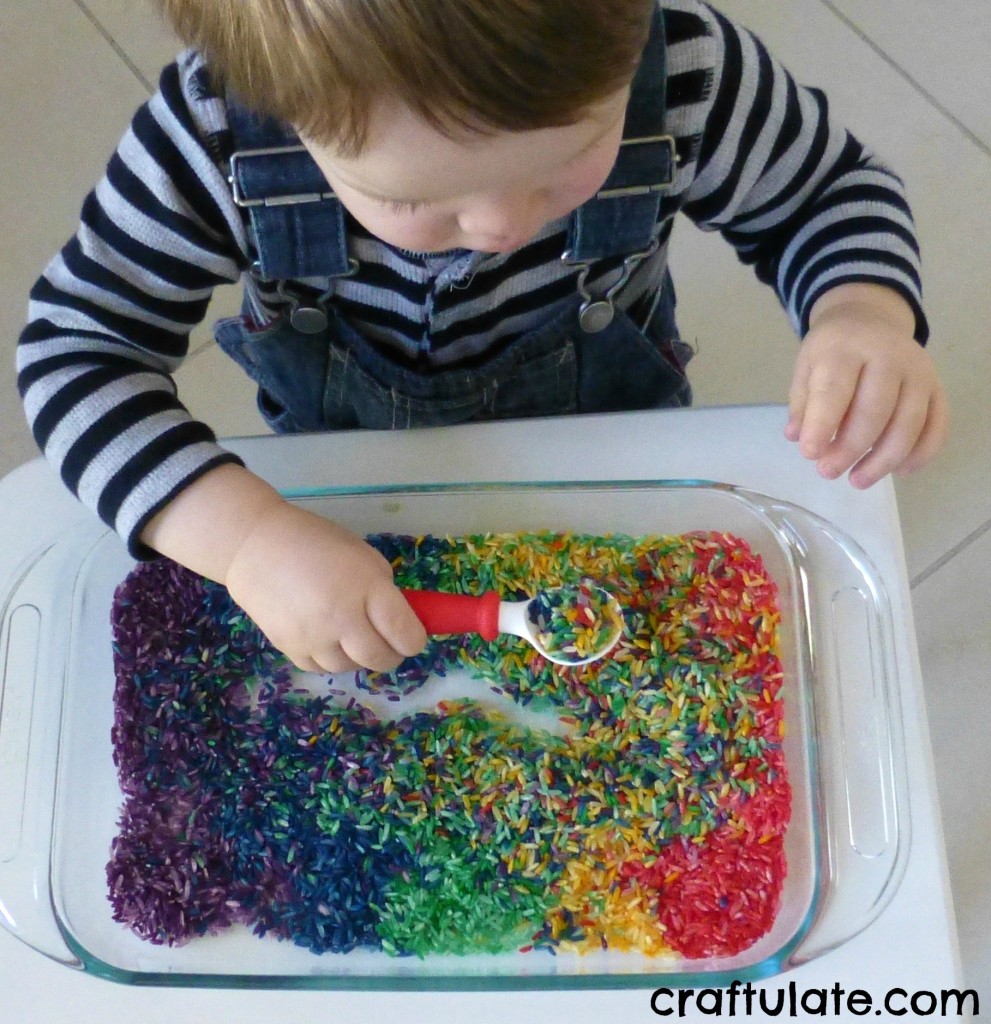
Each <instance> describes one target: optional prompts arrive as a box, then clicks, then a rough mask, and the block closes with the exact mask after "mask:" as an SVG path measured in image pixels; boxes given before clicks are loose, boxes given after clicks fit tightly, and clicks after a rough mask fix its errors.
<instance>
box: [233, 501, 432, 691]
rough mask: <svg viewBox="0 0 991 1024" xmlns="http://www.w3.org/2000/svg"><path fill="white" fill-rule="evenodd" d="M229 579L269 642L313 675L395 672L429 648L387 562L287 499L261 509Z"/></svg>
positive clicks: (356, 539)
mask: <svg viewBox="0 0 991 1024" xmlns="http://www.w3.org/2000/svg"><path fill="white" fill-rule="evenodd" d="M224 582H225V583H226V585H227V589H228V590H229V592H230V594H231V597H232V598H233V599H234V600H235V601H236V602H237V603H238V604H239V605H240V606H241V607H242V608H243V609H244V610H245V612H247V613H248V615H249V616H250V617H251V618H252V620H253V621H254V622H255V624H256V625H257V626H258V627H259V629H261V631H262V632H263V633H264V634H265V636H266V637H268V639H269V640H270V641H271V642H272V643H273V644H274V645H275V646H276V647H277V648H278V649H279V650H281V651H282V652H283V653H284V654H285V655H287V656H288V657H289V658H290V659H291V660H292V661H293V662H294V663H295V664H296V665H297V666H298V667H299V668H301V669H304V670H306V671H308V672H343V671H346V670H349V669H355V668H359V667H364V668H371V669H377V670H379V671H388V670H389V669H392V668H395V667H396V665H398V664H399V662H400V661H402V659H403V658H404V657H407V656H409V655H413V654H417V653H418V652H419V651H421V650H422V649H423V646H424V644H425V643H426V641H427V635H426V632H425V631H424V629H423V626H422V625H421V623H420V621H419V619H418V618H417V617H416V615H415V614H414V613H413V610H412V609H411V608H410V606H409V604H408V603H407V602H406V599H405V598H404V597H403V596H402V594H401V593H400V592H399V589H398V588H397V587H396V586H395V584H394V583H393V578H392V568H391V566H390V565H389V563H388V562H387V561H386V559H385V558H384V557H383V556H382V555H381V554H379V553H378V552H377V551H376V550H375V549H374V548H372V547H371V546H370V545H369V544H366V543H365V542H364V541H363V540H361V538H359V537H357V536H356V535H355V534H353V533H351V532H349V531H348V530H346V529H344V528H343V527H342V526H338V525H337V524H336V523H333V522H330V521H329V520H327V519H324V518H322V517H321V516H318V515H314V514H313V513H311V512H307V511H305V510H303V509H300V508H298V507H296V506H294V505H290V504H289V503H288V502H284V501H280V502H278V503H275V504H273V505H271V506H270V507H266V508H265V509H264V510H263V511H262V513H261V515H260V516H259V518H258V520H257V521H256V522H255V524H254V525H253V527H252V528H251V530H250V531H249V532H248V533H247V535H246V536H245V537H244V539H243V540H242V542H241V544H240V545H239V547H238V548H237V550H236V551H235V553H234V555H233V557H232V558H231V560H230V563H229V565H228V567H227V572H226V573H225V579H224Z"/></svg>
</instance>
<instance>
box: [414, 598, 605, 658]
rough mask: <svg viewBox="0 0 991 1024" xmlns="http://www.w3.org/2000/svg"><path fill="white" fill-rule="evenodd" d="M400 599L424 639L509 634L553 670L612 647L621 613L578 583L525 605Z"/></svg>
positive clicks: (476, 600) (475, 600) (485, 637)
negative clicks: (552, 665) (417, 622)
mask: <svg viewBox="0 0 991 1024" xmlns="http://www.w3.org/2000/svg"><path fill="white" fill-rule="evenodd" d="M403 596H404V597H405V598H406V600H407V601H408V602H409V604H410V607H411V608H412V609H413V611H414V612H415V613H416V616H417V618H418V619H419V620H420V621H421V622H422V623H423V625H424V628H425V629H426V631H427V632H428V633H430V634H438V633H478V634H479V635H480V636H481V637H482V639H483V640H494V639H495V638H496V637H497V636H498V635H499V634H500V633H512V634H513V635H514V636H519V637H522V638H523V639H524V640H527V641H528V642H529V643H531V644H532V645H533V646H534V647H535V648H536V649H537V651H538V652H539V653H540V654H542V655H543V656H544V657H545V658H547V660H548V661H552V662H554V663H555V664H556V665H586V664H588V662H590V661H596V660H597V659H598V658H601V657H603V656H604V655H606V654H608V653H609V651H611V650H612V648H613V647H615V646H616V643H617V641H618V640H619V638H620V636H621V635H622V633H623V612H622V609H621V608H620V606H619V602H617V600H616V598H615V597H613V596H612V594H610V593H608V591H606V590H603V589H602V587H599V586H597V585H595V584H594V583H590V582H589V581H587V580H583V581H582V582H581V583H577V584H571V585H565V586H561V587H551V588H548V589H547V590H544V591H542V592H541V593H539V594H538V595H537V596H536V597H533V598H530V599H529V600H527V601H501V600H500V599H499V595H498V594H497V593H496V592H495V591H494V590H490V591H488V592H486V593H484V594H479V595H477V596H476V595H473V594H448V593H443V592H440V591H436V590H404V591H403Z"/></svg>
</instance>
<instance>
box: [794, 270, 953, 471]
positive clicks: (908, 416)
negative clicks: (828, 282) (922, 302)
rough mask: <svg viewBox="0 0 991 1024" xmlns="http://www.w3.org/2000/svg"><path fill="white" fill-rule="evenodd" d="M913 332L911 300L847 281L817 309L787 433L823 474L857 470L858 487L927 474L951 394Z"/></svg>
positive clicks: (803, 354) (801, 356) (943, 436)
mask: <svg viewBox="0 0 991 1024" xmlns="http://www.w3.org/2000/svg"><path fill="white" fill-rule="evenodd" d="M913 329H914V316H913V314H912V311H911V309H910V308H909V306H908V304H907V303H906V302H904V300H903V299H902V298H901V297H900V296H899V295H898V294H897V293H896V292H894V291H892V290H890V289H888V288H884V287H882V286H880V285H872V284H848V285H841V286H839V287H837V288H835V289H833V290H832V291H830V292H827V293H826V294H825V295H823V296H822V298H820V299H819V301H818V302H817V303H816V304H815V306H814V307H813V310H812V315H811V317H810V327H809V331H808V334H807V335H806V336H805V339H804V340H803V341H802V347H801V351H800V353H799V356H798V361H797V363H796V366H795V372H794V375H793V377H792V383H791V389H790V393H789V417H788V424H787V426H786V427H785V436H786V437H787V438H788V439H789V440H790V441H797V442H798V444H799V450H800V451H801V453H802V454H803V455H804V456H805V457H806V458H808V459H814V460H815V461H816V463H817V467H818V470H819V472H820V473H821V474H822V475H823V476H824V477H827V478H829V479H834V478H835V477H838V476H840V475H841V474H843V473H845V472H846V471H847V470H850V471H851V472H850V483H851V484H853V486H854V487H860V488H865V487H870V486H871V485H872V484H875V483H877V481H878V480H880V479H881V478H882V477H884V476H886V475H887V474H888V473H891V472H896V471H897V472H898V473H900V474H906V473H911V472H912V471H913V470H916V469H919V468H920V467H921V466H923V465H925V463H927V462H928V461H929V460H930V459H931V458H932V457H933V456H934V455H935V454H936V453H937V452H938V451H939V449H940V448H941V447H942V445H943V442H944V441H945V440H946V433H947V421H948V412H947V404H946V397H945V395H944V394H943V388H942V386H941V385H940V382H939V379H938V378H937V376H936V369H935V367H934V366H933V363H932V360H931V359H930V357H929V355H928V353H927V352H926V350H925V349H924V348H922V347H921V346H920V345H919V344H918V343H917V342H916V341H915V340H914V338H913V337H912V331H913Z"/></svg>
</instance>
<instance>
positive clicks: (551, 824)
mask: <svg viewBox="0 0 991 1024" xmlns="http://www.w3.org/2000/svg"><path fill="white" fill-rule="evenodd" d="M369 539H370V541H371V542H372V543H373V544H374V545H375V546H376V547H377V548H378V549H379V550H380V551H382V552H383V554H385V555H386V557H387V558H388V559H389V560H390V561H391V562H392V564H393V566H394V569H395V576H396V581H397V583H399V585H401V586H403V587H409V588H416V587H420V588H428V589H435V590H448V591H455V592H463V593H479V592H481V591H483V590H488V589H493V588H494V589H496V590H498V591H499V592H500V594H501V595H502V597H503V598H504V599H506V600H522V599H525V598H528V597H532V596H533V595H534V594H535V593H537V592H539V591H540V590H542V589H544V588H546V587H548V586H556V585H560V584H573V583H576V582H578V581H579V580H581V579H592V580H595V581H596V583H597V584H598V585H600V586H602V587H603V588H604V589H605V590H607V591H608V592H610V593H612V594H614V595H615V596H616V597H617V598H618V600H619V603H620V605H621V607H622V608H623V615H624V631H623V636H622V637H621V639H620V641H619V644H618V645H617V646H616V648H615V649H614V651H613V653H612V655H611V656H610V657H608V658H606V659H604V660H602V661H599V662H594V663H592V664H590V665H586V666H581V667H573V668H571V667H569V668H561V667H560V666H553V665H551V664H550V663H549V662H548V661H547V660H546V659H545V658H543V657H542V656H541V655H539V654H538V653H537V652H536V651H535V650H533V648H532V647H530V646H529V645H528V644H526V642H525V641H523V640H520V639H518V638H516V637H512V636H506V635H503V636H500V637H498V638H497V639H496V640H495V641H492V642H486V641H484V640H482V639H481V638H480V637H478V636H477V635H465V636H456V637H444V638H434V639H432V640H431V641H430V643H429V645H428V647H427V648H426V650H425V651H424V652H423V653H422V654H421V655H419V656H417V657H416V658H413V659H408V660H407V662H405V663H404V664H403V665H402V666H401V667H400V669H399V670H397V671H396V672H395V673H392V674H388V675H385V674H380V673H362V674H360V675H359V677H358V680H357V681H358V685H359V686H360V687H361V688H362V689H363V690H364V691H367V692H368V693H369V694H370V695H371V694H377V695H379V696H382V695H385V696H386V697H387V698H388V700H389V701H390V702H391V703H390V705H389V706H391V707H394V709H395V718H394V719H393V720H391V721H389V720H385V719H384V718H381V717H377V716H376V715H375V714H374V713H373V712H372V711H371V710H370V709H369V708H368V707H366V706H365V705H364V704H362V702H361V701H355V700H353V699H352V700H350V701H347V702H342V701H341V699H340V698H339V696H337V694H338V693H339V692H340V691H339V690H336V689H335V685H334V679H333V678H330V679H329V680H327V682H326V684H323V683H322V682H321V687H322V688H321V687H318V688H317V689H316V690H315V689H314V688H313V687H312V686H311V687H308V688H306V689H303V688H301V687H300V686H299V683H298V680H297V679H296V678H295V677H294V674H293V672H292V671H291V667H290V666H289V664H288V663H287V662H286V660H285V659H284V658H283V657H282V656H281V655H280V654H279V653H278V652H276V651H275V650H274V649H273V648H272V647H271V646H270V645H269V644H268V642H267V641H266V640H265V638H264V636H263V635H262V634H261V633H260V631H259V630H258V629H257V628H256V627H255V626H254V624H253V623H252V622H251V621H250V620H249V619H248V618H247V616H246V615H245V614H244V613H243V612H242V611H241V610H240V609H239V608H238V607H237V606H236V605H235V604H234V603H233V602H232V601H231V599H230V597H229V595H228V594H227V592H226V590H225V589H224V588H223V587H221V586H218V585H216V584H213V583H210V582H208V581H205V580H203V579H201V578H199V577H197V576H195V575H193V574H192V573H189V572H188V571H186V570H185V569H182V568H181V567H179V566H177V565H175V564H174V563H172V562H169V561H168V560H165V559H161V560H158V561H154V562H149V563H144V564H141V565H138V566H137V567H135V569H134V570H133V571H132V573H131V574H130V575H129V576H128V578H127V579H126V580H125V581H124V582H123V583H122V584H121V586H120V587H119V588H118V591H117V594H116V596H115V600H114V606H113V613H112V615H113V631H114V657H115V668H116V691H115V725H114V729H113V745H114V758H115V763H116V765H117V768H118V775H119V779H120V785H121V789H122V792H123V798H124V799H123V806H122V809H121V813H120V820H119V833H118V835H117V837H116V838H115V840H114V842H113V848H112V852H111V858H110V862H109V864H108V866H107V879H108V885H109V895H110V900H111V903H112V905H113V913H114V917H115V919H116V920H118V921H120V922H122V923H124V924H126V925H127V926H128V927H130V928H131V929H133V931H134V932H135V933H136V934H137V935H138V936H140V937H141V938H143V939H146V940H148V941H150V942H154V943H167V944H178V943H183V942H186V941H187V940H189V939H191V938H193V937H195V936H199V935H203V934H207V933H214V932H217V931H219V930H222V929H224V928H226V927H228V926H230V925H233V924H244V925H247V926H249V927H250V928H252V929H253V930H254V931H255V932H257V933H258V934H265V933H271V934H273V935H275V936H278V937H279V938H282V939H288V940H291V941H293V942H295V943H298V944H300V945H302V946H305V947H308V948H309V949H311V950H313V951H314V952H317V953H323V952H330V951H334V952H348V951H350V950H354V949H356V948H359V947H364V948H372V949H379V950H383V951H385V952H386V953H389V954H397V955H409V954H413V955H417V956H427V955H429V954H435V953H469V952H471V953H478V952H503V951H511V950H516V949H519V950H521V951H530V950H545V951H547V952H550V953H553V952H555V951H561V950H575V951H588V950H597V949H602V948H609V949H618V950H635V951H638V952H641V953H645V954H648V955H667V956H680V957H685V958H706V957H716V956H733V955H735V954H737V953H739V952H740V951H742V950H743V949H745V948H747V947H748V946H750V945H751V944H752V943H754V942H755V941H756V940H757V939H758V938H759V937H760V936H762V935H763V934H765V933H766V932H767V931H768V929H769V928H770V927H771V925H772V923H773V921H774V918H775V915H776V912H777V909H778V906H779V903H780V897H781V887H782V882H783V879H784V876H785V870H786V864H785V857H784V850H783V838H784V833H785V829H786V827H787V823H788V819H789V815H790V809H791V796H790V789H789V785H788V781H787V773H786V770H785V763H784V758H783V754H782V748H781V738H782V732H783V720H782V704H781V698H780V693H779V690H780V686H781V678H782V672H781V664H780V661H779V658H778V654H777V626H778V608H777V593H776V589H775V585H774V583H773V581H772V580H771V579H770V578H769V577H768V576H767V574H766V573H765V571H764V568H763V566H762V564H761V561H760V559H759V558H758V557H757V556H756V555H755V554H754V553H753V552H752V551H751V550H750V549H749V548H748V546H747V545H746V544H745V543H744V542H743V541H741V540H739V539H738V538H735V537H732V536H728V535H721V534H708V533H706V534H702V533H699V534H686V535H681V536H647V537H628V536H619V535H613V536H605V537H593V536H585V535H574V534H555V533H539V534H487V535H479V536H470V537H464V538H440V537H430V536H425V537H406V536H394V535H376V536H374V537H371V538H369ZM455 669H457V670H458V671H463V672H466V673H467V674H468V675H469V676H470V677H474V679H475V680H483V681H485V682H486V683H487V684H488V688H490V689H493V690H495V691H496V692H497V693H498V694H500V695H502V696H503V697H504V698H505V699H506V700H507V701H512V702H515V704H516V705H518V706H523V705H527V706H529V708H530V709H534V708H537V709H540V710H542V711H545V712H547V713H549V714H550V713H553V714H554V715H555V716H557V718H558V719H559V720H560V722H561V723H562V725H563V735H562V734H559V733H560V730H556V731H552V730H544V729H540V728H531V727H527V726H524V725H522V724H520V723H519V722H516V721H514V720H513V717H512V716H508V717H506V716H502V715H500V714H498V713H497V712H495V711H493V710H492V709H491V707H490V706H483V704H482V703H481V702H479V701H477V700H472V699H470V697H469V696H466V697H465V698H463V699H458V700H456V701H448V702H443V703H441V704H439V705H437V706H436V708H435V709H433V710H431V711H417V712H415V713H407V714H404V713H403V699H404V697H406V696H408V695H410V694H411V693H413V692H414V691H416V690H418V689H419V688H420V687H422V686H423V684H424V683H425V682H426V681H427V680H428V679H429V678H430V677H431V676H433V675H436V674H441V675H443V674H445V673H447V672H451V671H454V670H455ZM472 685H474V684H471V680H469V685H466V687H465V689H466V691H468V692H470V690H471V688H472Z"/></svg>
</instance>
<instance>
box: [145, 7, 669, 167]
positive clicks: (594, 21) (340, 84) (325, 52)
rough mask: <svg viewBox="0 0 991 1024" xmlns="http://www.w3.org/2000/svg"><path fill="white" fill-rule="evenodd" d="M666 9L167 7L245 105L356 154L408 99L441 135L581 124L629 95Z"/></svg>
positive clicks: (189, 42) (184, 34) (188, 41)
mask: <svg viewBox="0 0 991 1024" xmlns="http://www.w3.org/2000/svg"><path fill="white" fill-rule="evenodd" d="M656 2H657V0H158V3H159V6H160V7H161V8H162V10H163V12H164V14H165V16H166V17H167V18H168V20H169V21H170V22H171V24H172V26H173V27H174V29H175V30H176V32H177V33H178V34H179V36H180V38H181V39H182V40H183V41H184V42H185V43H186V44H187V45H190V46H195V47H196V48H197V49H199V50H200V51H201V52H202V53H203V54H204V56H205V57H206V58H207V60H208V62H209V64H210V66H211V70H212V73H213V74H214V75H215V76H216V78H217V80H218V82H219V83H221V84H225V85H226V86H227V87H228V88H229V89H230V90H231V92H232V93H233V95H235V96H237V97H238V98H239V99H240V100H241V101H242V102H244V103H245V104H246V105H247V106H249V107H251V108H252V109H253V110H255V111H257V112H258V113H261V114H266V115H269V116H272V117H276V118H278V119H280V120H282V121H285V122H287V123H289V124H291V125H293V127H295V128H296V129H298V130H299V131H301V132H303V133H305V134H307V135H309V136H311V137H312V138H314V139H316V140H317V141H320V142H322V143H325V144H328V143H332V144H334V145H336V146H338V147H339V148H341V149H342V150H343V151H345V152H349V153H351V154H354V153H357V152H358V151H359V150H360V149H361V147H362V146H363V144H364V141H365V138H366V135H367V130H368V120H369V116H370V112H371V110H372V107H373V106H374V104H375V103H376V102H377V101H379V100H381V99H383V98H387V97H398V98H399V99H401V100H402V101H403V102H404V103H405V104H406V105H407V106H408V107H409V108H410V109H411V110H412V111H414V112H415V113H416V114H418V115H419V116H420V117H422V118H424V119H425V120H426V121H427V122H428V123H429V124H431V125H432V126H433V127H435V128H438V129H439V130H441V131H444V132H445V133H447V134H451V133H453V132H455V131H457V130H463V129H467V130H470V131H483V132H484V131H523V130H527V129H535V128H550V127H558V126H561V125H566V124H572V123H574V122H575V121H577V120H580V118H581V116H582V115H583V113H584V111H585V110H586V109H587V108H588V107H589V106H591V105H592V104H595V103H597V102H600V101H602V100H603V99H605V98H606V97H607V96H609V95H611V94H612V93H614V92H616V91H617V90H618V89H620V88H622V87H623V86H624V85H626V84H627V83H628V82H629V81H630V79H631V78H632V77H633V73H634V71H635V70H636V66H637V63H638V61H639V58H640V53H641V51H642V49H643V47H644V45H645V43H646V40H647V33H648V29H649V25H650V16H651V12H652V10H653V8H654V5H655V4H656Z"/></svg>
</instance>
